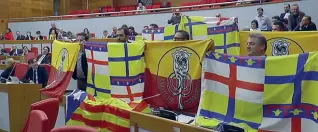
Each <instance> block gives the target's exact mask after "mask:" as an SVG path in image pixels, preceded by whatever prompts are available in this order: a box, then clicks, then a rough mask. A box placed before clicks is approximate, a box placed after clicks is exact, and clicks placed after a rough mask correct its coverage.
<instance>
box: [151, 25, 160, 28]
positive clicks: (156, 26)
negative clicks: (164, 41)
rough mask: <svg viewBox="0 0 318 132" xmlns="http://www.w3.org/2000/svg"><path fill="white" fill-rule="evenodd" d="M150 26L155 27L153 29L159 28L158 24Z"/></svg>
mask: <svg viewBox="0 0 318 132" xmlns="http://www.w3.org/2000/svg"><path fill="white" fill-rule="evenodd" d="M150 26H153V28H159V26H158V25H157V24H150Z"/></svg>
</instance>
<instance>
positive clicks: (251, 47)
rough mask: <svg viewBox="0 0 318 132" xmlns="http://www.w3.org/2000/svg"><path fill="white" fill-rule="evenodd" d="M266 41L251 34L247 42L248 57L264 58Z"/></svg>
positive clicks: (257, 35)
mask: <svg viewBox="0 0 318 132" xmlns="http://www.w3.org/2000/svg"><path fill="white" fill-rule="evenodd" d="M266 49H267V41H266V38H265V37H264V35H262V34H257V33H251V34H250V35H249V38H248V40H247V47H246V50H247V55H248V56H266Z"/></svg>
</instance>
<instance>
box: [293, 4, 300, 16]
mask: <svg viewBox="0 0 318 132" xmlns="http://www.w3.org/2000/svg"><path fill="white" fill-rule="evenodd" d="M291 13H292V14H293V15H298V14H299V5H298V4H293V5H292V7H291Z"/></svg>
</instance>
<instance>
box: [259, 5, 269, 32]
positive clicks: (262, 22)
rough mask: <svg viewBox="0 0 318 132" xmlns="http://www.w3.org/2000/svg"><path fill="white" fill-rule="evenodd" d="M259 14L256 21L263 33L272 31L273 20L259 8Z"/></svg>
mask: <svg viewBox="0 0 318 132" xmlns="http://www.w3.org/2000/svg"><path fill="white" fill-rule="evenodd" d="M257 13H258V15H257V16H256V17H255V20H257V22H258V26H259V27H258V28H259V29H260V30H262V31H271V30H272V29H271V28H272V24H271V20H270V19H269V18H268V17H267V16H266V15H264V14H263V13H264V9H263V8H261V7H259V8H257Z"/></svg>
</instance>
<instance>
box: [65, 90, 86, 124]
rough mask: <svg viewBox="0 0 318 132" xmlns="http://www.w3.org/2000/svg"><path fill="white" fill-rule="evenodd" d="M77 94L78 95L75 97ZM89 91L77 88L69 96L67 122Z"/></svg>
mask: <svg viewBox="0 0 318 132" xmlns="http://www.w3.org/2000/svg"><path fill="white" fill-rule="evenodd" d="M75 96H77V97H75ZM86 96H87V93H86V92H84V91H81V90H79V89H75V90H74V91H73V92H72V94H70V95H69V96H67V109H66V117H65V122H68V121H69V120H70V119H71V117H72V114H73V113H74V111H75V110H76V109H77V108H78V107H79V106H80V104H81V102H83V101H84V100H85V98H86Z"/></svg>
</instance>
